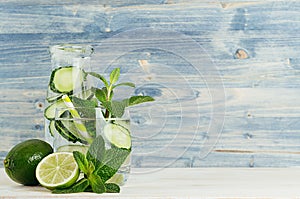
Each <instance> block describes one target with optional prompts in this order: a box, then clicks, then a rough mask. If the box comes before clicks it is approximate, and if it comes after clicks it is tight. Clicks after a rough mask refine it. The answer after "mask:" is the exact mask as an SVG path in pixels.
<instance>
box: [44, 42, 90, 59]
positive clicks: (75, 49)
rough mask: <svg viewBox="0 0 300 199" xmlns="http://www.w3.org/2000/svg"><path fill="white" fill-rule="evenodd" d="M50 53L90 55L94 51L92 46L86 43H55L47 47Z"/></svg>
mask: <svg viewBox="0 0 300 199" xmlns="http://www.w3.org/2000/svg"><path fill="white" fill-rule="evenodd" d="M49 50H50V53H51V54H54V53H65V54H73V53H74V54H78V55H83V56H90V55H91V54H93V52H94V48H93V47H92V46H91V45H88V44H56V45H52V46H50V47H49Z"/></svg>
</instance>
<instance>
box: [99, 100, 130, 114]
mask: <svg viewBox="0 0 300 199" xmlns="http://www.w3.org/2000/svg"><path fill="white" fill-rule="evenodd" d="M127 104H128V103H127V102H126V101H111V102H103V103H102V105H103V106H104V108H106V109H107V110H108V111H109V112H110V113H111V115H113V116H115V117H122V115H123V114H124V111H125V108H126V106H127Z"/></svg>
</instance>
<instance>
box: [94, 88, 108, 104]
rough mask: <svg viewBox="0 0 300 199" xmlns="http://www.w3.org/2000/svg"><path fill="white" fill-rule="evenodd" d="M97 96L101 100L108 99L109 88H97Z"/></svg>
mask: <svg viewBox="0 0 300 199" xmlns="http://www.w3.org/2000/svg"><path fill="white" fill-rule="evenodd" d="M95 96H96V98H97V99H98V100H99V101H100V102H102V103H103V102H106V101H107V89H106V88H105V87H104V88H102V89H99V88H97V89H96V91H95Z"/></svg>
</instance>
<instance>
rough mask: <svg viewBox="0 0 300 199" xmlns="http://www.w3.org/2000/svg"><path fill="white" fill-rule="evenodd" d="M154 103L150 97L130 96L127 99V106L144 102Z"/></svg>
mask: <svg viewBox="0 0 300 199" xmlns="http://www.w3.org/2000/svg"><path fill="white" fill-rule="evenodd" d="M151 101H154V98H153V97H150V96H132V97H130V98H129V102H128V106H133V105H136V104H141V103H144V102H151Z"/></svg>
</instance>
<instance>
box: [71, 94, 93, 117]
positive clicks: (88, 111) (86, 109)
mask: <svg viewBox="0 0 300 199" xmlns="http://www.w3.org/2000/svg"><path fill="white" fill-rule="evenodd" d="M72 103H73V104H74V106H75V107H76V110H77V111H78V112H79V113H80V117H82V118H95V114H96V112H95V109H94V108H95V107H96V106H97V104H96V103H95V102H94V101H92V100H83V99H80V98H78V97H75V96H73V97H72Z"/></svg>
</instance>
